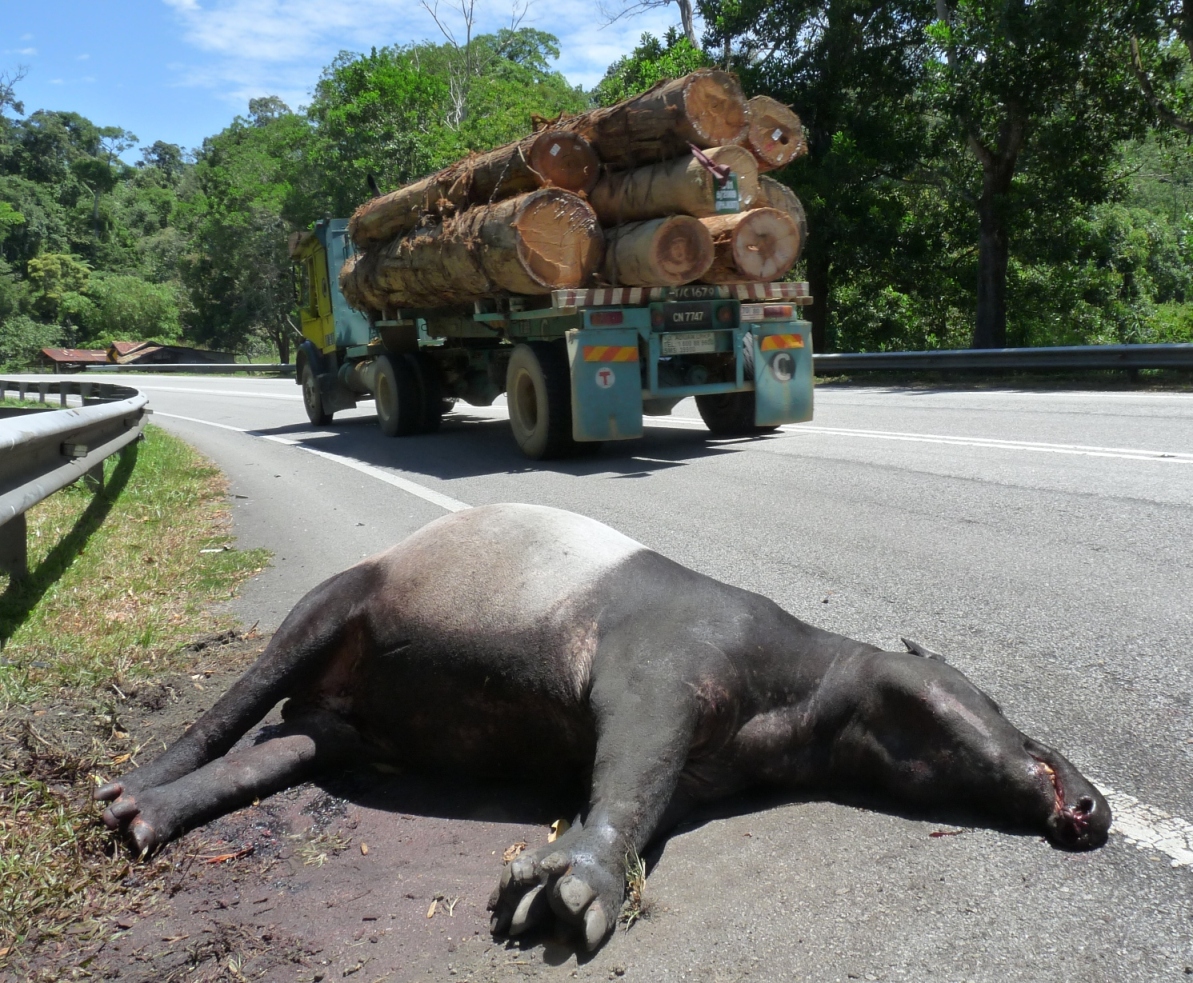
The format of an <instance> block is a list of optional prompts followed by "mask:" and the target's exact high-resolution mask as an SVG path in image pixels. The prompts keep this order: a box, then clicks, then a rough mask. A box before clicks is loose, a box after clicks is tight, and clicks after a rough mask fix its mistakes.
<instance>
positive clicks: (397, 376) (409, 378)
mask: <svg viewBox="0 0 1193 983" xmlns="http://www.w3.org/2000/svg"><path fill="white" fill-rule="evenodd" d="M421 397H422V389H421V387H420V386H419V384H418V378H417V377H416V376H415V374H414V368H413V367H412V366H411V364H410V361H409V360H408V358H407V357H406V356H404V355H378V356H377V376H376V381H375V382H374V383H373V400H374V401H375V402H376V404H377V423H378V424H379V425H380V427H381V432H382V433H383V434H385V436H387V437H405V436H408V435H409V434H412V433H416V432H417V431H418V428H419V425H420V424H421V422H422V419H423V413H422V405H421V402H422V398H421Z"/></svg>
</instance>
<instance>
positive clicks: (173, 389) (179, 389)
mask: <svg viewBox="0 0 1193 983" xmlns="http://www.w3.org/2000/svg"><path fill="white" fill-rule="evenodd" d="M136 388H138V389H144V390H145V391H146V392H155V393H190V394H191V395H195V396H247V397H248V398H250V399H289V400H297V401H298V402H302V397H301V396H287V395H286V394H285V393H253V392H246V391H245V390H243V389H192V388H191V387H190V386H137V387H136Z"/></svg>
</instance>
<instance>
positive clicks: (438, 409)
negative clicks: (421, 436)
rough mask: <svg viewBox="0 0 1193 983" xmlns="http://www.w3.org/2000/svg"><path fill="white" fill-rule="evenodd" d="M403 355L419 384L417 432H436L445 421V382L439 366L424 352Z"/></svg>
mask: <svg viewBox="0 0 1193 983" xmlns="http://www.w3.org/2000/svg"><path fill="white" fill-rule="evenodd" d="M402 357H403V358H405V359H406V361H407V362H408V363H409V365H410V371H411V373H412V374H413V376H414V378H415V382H416V383H417V385H418V401H419V421H418V428H417V432H418V433H434V432H435V431H436V430H438V429H439V424H440V423H442V422H443V384H442V382H441V381H440V377H439V366H438V365H437V364H436V362H435V360H434V359H433V358H431V357H430V356H429V355H427V354H425V353H423V352H418V353H415V354H409V355H404V356H402Z"/></svg>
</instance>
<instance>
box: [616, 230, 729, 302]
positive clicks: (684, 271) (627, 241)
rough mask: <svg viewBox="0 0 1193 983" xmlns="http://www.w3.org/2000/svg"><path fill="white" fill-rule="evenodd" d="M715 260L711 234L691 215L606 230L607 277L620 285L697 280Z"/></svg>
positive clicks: (665, 284)
mask: <svg viewBox="0 0 1193 983" xmlns="http://www.w3.org/2000/svg"><path fill="white" fill-rule="evenodd" d="M712 261H713V244H712V236H711V235H710V234H709V232H708V229H706V228H705V227H704V226H703V225H701V224H700V222H699V220H698V219H694V218H692V217H691V216H690V215H671V216H668V217H667V218H656V219H652V220H651V221H649V222H631V223H630V224H628V225H620V226H617V227H616V228H612V229H608V230H607V231H606V232H605V279H607V280H608V281H609V282H610V283H612V284H613V285H614V286H617V287H677V286H679V285H680V284H681V283H691V282H692V281H693V280H698V279H699V278H700V277H701V276H702V275H703V273H704V271H705V270H707V269H708V268H709V266H711V265H712Z"/></svg>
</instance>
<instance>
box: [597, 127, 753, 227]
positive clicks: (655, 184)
mask: <svg viewBox="0 0 1193 983" xmlns="http://www.w3.org/2000/svg"><path fill="white" fill-rule="evenodd" d="M705 156H706V157H708V158H710V159H711V160H712V161H713V162H714V163H716V164H722V165H725V166H727V167H728V168H729V169H730V170H732V171H733V173H735V174H736V175H737V190H738V195H739V196H740V200H741V210H742V211H745V210H746V209H748V208H753V207H755V206H756V205H757V204H758V200H757V199H758V198H759V196H760V195H761V189H760V188H759V186H758V165H757V164H756V163H755V161H754V157H753V155H752V154H751V153H750V152H749V151H748V150H746V149H745V148H743V147H736V146H729V147H714V148H713V149H711V150H708V151H706V152H705ZM717 184H718V182H717V179H716V178H715V177H714V176H713V175H712V173H711V172H710V171H709V170H708V168H706V167H705V166H704V165H703V164H701V163H700V161H698V160H697V159H696V158H695V157H694V156H692V154H690V153H688V154H684V155H683V156H681V157H676V158H674V159H672V160H664V161H660V162H659V163H657V164H650V165H648V166H646V167H638V168H635V169H634V170H632V171H610V172H608V173H606V174H604V175H602V176H601V179H600V180H599V181H597V185H596V187H595V188H593V189H592V194H591V195H589V197H588V200H589V202H590V203H591V204H592V207H593V210H594V211H595V212H596V213H597V218H599V219H600V220H601V224H602V225H605V226H611V225H620V224H621V223H622V222H642V221H645V220H646V219H651V218H662V217H663V216H664V215H694V216H695V217H696V218H703V217H704V216H706V215H715V214H716V213H717V206H716V192H717Z"/></svg>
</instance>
